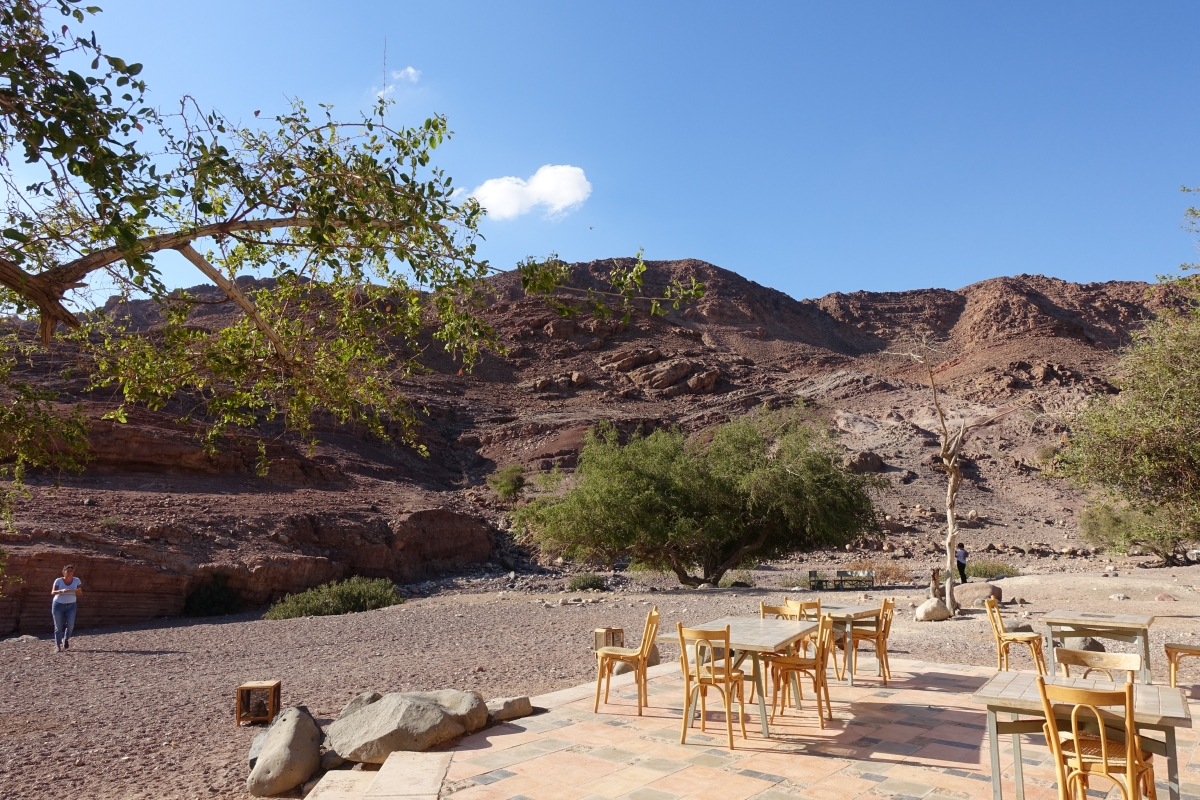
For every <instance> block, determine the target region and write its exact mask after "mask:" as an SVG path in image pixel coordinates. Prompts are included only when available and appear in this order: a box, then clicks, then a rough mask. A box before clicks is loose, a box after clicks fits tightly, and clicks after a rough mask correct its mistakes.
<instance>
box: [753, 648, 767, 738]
mask: <svg viewBox="0 0 1200 800" xmlns="http://www.w3.org/2000/svg"><path fill="white" fill-rule="evenodd" d="M750 658H751V659H752V660H753V662H754V672H753V673H752V675H753V678H754V688H755V689H757V690H758V718H759V720H761V721H762V735H763V738H764V739H769V738H771V731H770V729H768V728H767V700H766V697H767V690H766V689H764V688H763V676H762V669H761V667H760V666H759V659H758V653H757V652H754V651H751V653H750Z"/></svg>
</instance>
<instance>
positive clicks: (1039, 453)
mask: <svg viewBox="0 0 1200 800" xmlns="http://www.w3.org/2000/svg"><path fill="white" fill-rule="evenodd" d="M1061 450H1062V448H1060V447H1059V446H1058V445H1056V444H1044V445H1042V446H1041V447H1039V448H1038V449H1037V450H1035V451H1034V453H1033V460H1034V461H1036V462H1037V463H1039V464H1053V463H1054V459H1055V457H1056V456H1058V454H1059V452H1060V451H1061Z"/></svg>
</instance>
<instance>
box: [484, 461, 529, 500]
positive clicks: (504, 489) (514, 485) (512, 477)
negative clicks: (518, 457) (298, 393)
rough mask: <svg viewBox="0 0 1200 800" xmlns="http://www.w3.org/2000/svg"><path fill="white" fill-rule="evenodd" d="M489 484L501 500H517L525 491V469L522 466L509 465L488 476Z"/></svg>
mask: <svg viewBox="0 0 1200 800" xmlns="http://www.w3.org/2000/svg"><path fill="white" fill-rule="evenodd" d="M487 482H488V486H490V487H492V491H494V492H495V493H496V494H498V495H499V496H500V499H501V500H515V499H517V498H518V497H520V496H521V492H523V491H524V490H525V468H524V467H522V466H521V465H520V464H509V465H508V466H507V467H505V468H504V469H502V470H498V471H496V472H493V473H492V474H491V475H488V476H487Z"/></svg>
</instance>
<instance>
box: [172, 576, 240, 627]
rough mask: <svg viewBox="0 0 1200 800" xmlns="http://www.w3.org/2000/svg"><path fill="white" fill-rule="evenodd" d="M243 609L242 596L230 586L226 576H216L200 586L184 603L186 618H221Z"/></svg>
mask: <svg viewBox="0 0 1200 800" xmlns="http://www.w3.org/2000/svg"><path fill="white" fill-rule="evenodd" d="M241 607H242V596H241V595H240V594H238V592H237V590H236V589H234V588H232V587H231V586H230V585H229V578H228V577H227V576H225V575H214V576H213V578H212V580H211V581H209V582H208V583H206V584H204V585H203V586H199V587H197V588H196V589H194V590H193V591H192V593H191V594H189V595H188V596H187V600H185V601H184V603H183V615H184V616H185V617H219V616H221V615H223V614H233V613H235V612H236V611H238V610H239V609H241Z"/></svg>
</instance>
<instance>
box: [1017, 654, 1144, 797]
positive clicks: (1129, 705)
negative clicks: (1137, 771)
mask: <svg viewBox="0 0 1200 800" xmlns="http://www.w3.org/2000/svg"><path fill="white" fill-rule="evenodd" d="M1056 649H1057V648H1056ZM1037 687H1038V694H1040V695H1041V699H1042V714H1043V716H1044V717H1045V719H1046V723H1045V725H1043V726H1042V727H1043V730H1044V731H1045V733H1046V742H1047V744H1048V745H1049V746H1050V752H1051V753H1052V754H1053V756H1054V762H1055V769H1056V771H1057V772H1058V781H1059V784H1058V785H1059V786H1063V787H1066V792H1065V796H1067V797H1074V796H1075V795H1076V792H1073V791H1072V789H1073V786H1074V784H1076V783H1077V782H1079V781H1080V780H1081V779H1082V778H1083V774H1082V769H1083V764H1082V762H1081V760H1080V758H1081V757H1080V751H1081V750H1083V748H1082V747H1077V748H1076V749H1074V750H1072V751H1070V752H1068V754H1067V758H1066V760H1064V758H1063V747H1062V739H1061V738H1060V734H1059V718H1060V717H1063V716H1065V715H1064V714H1063V711H1064V709H1063V706H1071V711H1070V715H1069V718H1070V721H1071V738H1072V739H1073V740H1074V741H1076V742H1079V741H1080V737H1081V736H1082V735H1085V734H1090V735H1092V736H1093V737H1095V740H1098V741H1099V743H1100V762H1099V764H1100V765H1099V769H1097V768H1096V766H1095V764H1094V763H1089V765H1088V775H1096V774H1101V775H1104V776H1105V777H1106V778H1108V779H1109V780H1111V781H1113V783H1116V784H1117V785H1118V786H1121V793H1122V794H1123V795H1124V796H1125V797H1126V798H1128V800H1136V794H1135V797H1133V798H1130V797H1129V795H1128V794H1127V793H1126V791H1125V787H1124V786H1123V785H1122V784H1121V782H1120V781H1118V780H1117V779H1116V778H1114V777H1113V775H1112V773H1111V771H1110V769H1109V759H1111V758H1112V757H1113V756H1122V757H1123V760H1124V763H1125V765H1128V771H1127V772H1126V771H1125V770H1124V769H1123V770H1122V772H1125V774H1126V775H1132V774H1133V765H1134V764H1135V763H1141V755H1142V745H1141V741H1140V740H1139V739H1138V735H1137V728H1136V726H1135V725H1134V720H1133V684H1132V683H1127V684H1125V687H1124V688H1123V689H1118V690H1116V691H1098V690H1095V689H1076V688H1073V687H1067V686H1055V685H1054V684H1047V683H1046V680H1045V678H1043V677H1042V676H1041V675H1038V676H1037ZM1055 706H1058V709H1057V712H1056V709H1055ZM1101 708H1105V709H1106V710H1107V712H1108V713H1107V714H1102V713H1101V711H1100V709H1101ZM1056 713H1057V716H1055V714H1056ZM1114 717H1115V719H1114ZM1106 722H1107V723H1108V724H1107V726H1106V724H1105V723H1106ZM1114 723H1115V724H1114ZM1114 733H1115V734H1116V735H1115V736H1114ZM1122 738H1123V739H1124V741H1121V739H1122ZM1089 750H1090V748H1089ZM1090 755H1091V756H1094V755H1095V753H1094V751H1093V752H1092V753H1090ZM1089 761H1090V759H1089ZM1131 783H1132V781H1131ZM1136 791H1137V790H1136V788H1134V792H1135V793H1136ZM1078 794H1079V795H1082V794H1083V793H1082V792H1078Z"/></svg>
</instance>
